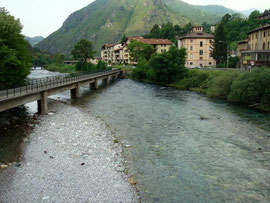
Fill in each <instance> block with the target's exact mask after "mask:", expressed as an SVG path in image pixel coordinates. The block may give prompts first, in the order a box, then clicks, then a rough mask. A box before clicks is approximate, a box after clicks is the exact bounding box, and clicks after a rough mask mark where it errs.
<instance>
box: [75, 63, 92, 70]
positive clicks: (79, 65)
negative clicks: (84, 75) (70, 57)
mask: <svg viewBox="0 0 270 203" xmlns="http://www.w3.org/2000/svg"><path fill="white" fill-rule="evenodd" d="M95 69H96V66H95V65H94V64H92V63H83V62H78V63H76V70H77V71H81V72H90V71H93V70H95Z"/></svg>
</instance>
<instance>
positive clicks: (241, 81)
mask: <svg viewBox="0 0 270 203" xmlns="http://www.w3.org/2000/svg"><path fill="white" fill-rule="evenodd" d="M269 81H270V69H269V68H258V69H256V70H254V71H252V72H250V73H243V74H241V76H240V77H238V78H237V79H236V80H235V81H234V82H233V84H232V87H231V92H230V94H229V97H228V100H229V101H233V102H239V103H245V104H257V103H260V104H266V105H270V82H269Z"/></svg>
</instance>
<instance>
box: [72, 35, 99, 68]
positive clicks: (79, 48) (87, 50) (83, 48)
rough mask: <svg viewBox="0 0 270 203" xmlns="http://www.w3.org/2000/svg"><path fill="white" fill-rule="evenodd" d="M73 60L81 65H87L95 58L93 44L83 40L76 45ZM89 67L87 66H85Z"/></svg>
mask: <svg viewBox="0 0 270 203" xmlns="http://www.w3.org/2000/svg"><path fill="white" fill-rule="evenodd" d="M71 54H72V55H73V58H74V59H76V60H78V61H79V62H80V64H82V65H83V64H86V63H87V60H88V59H91V58H93V57H94V54H95V52H94V51H93V50H92V42H90V41H88V40H85V39H81V40H80V41H79V42H77V44H75V45H74V48H73V50H72V52H71ZM85 67H87V65H86V66H85Z"/></svg>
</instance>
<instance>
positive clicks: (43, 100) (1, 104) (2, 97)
mask: <svg viewBox="0 0 270 203" xmlns="http://www.w3.org/2000/svg"><path fill="white" fill-rule="evenodd" d="M120 74H122V71H121V70H120V69H117V70H110V71H104V72H98V73H92V74H87V75H81V76H75V77H66V76H56V77H49V78H40V79H33V80H31V82H30V84H29V85H28V86H23V87H18V88H14V89H8V90H4V91H0V112H2V111H6V110H8V109H11V108H14V107H17V106H21V105H23V104H26V103H29V102H33V101H37V103H38V112H39V114H47V113H48V99H47V98H48V96H51V95H54V94H58V93H60V92H64V91H67V90H70V95H71V98H78V97H79V93H80V86H81V85H85V84H87V85H89V88H91V89H98V81H99V80H102V81H103V82H105V83H106V84H109V83H110V81H111V80H112V79H117V78H118V76H119V75H120Z"/></svg>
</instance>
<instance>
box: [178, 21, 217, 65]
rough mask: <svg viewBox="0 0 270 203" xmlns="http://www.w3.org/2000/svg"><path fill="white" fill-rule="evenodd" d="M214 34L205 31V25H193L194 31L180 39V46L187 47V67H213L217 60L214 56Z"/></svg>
mask: <svg viewBox="0 0 270 203" xmlns="http://www.w3.org/2000/svg"><path fill="white" fill-rule="evenodd" d="M213 42H214V36H213V35H211V34H208V33H205V32H203V27H202V26H199V25H196V26H193V29H192V32H191V33H189V34H187V35H185V36H184V37H181V38H180V39H179V40H178V48H182V47H184V48H186V50H187V60H186V67H188V68H195V67H213V66H216V61H215V59H214V58H213V57H212V50H213Z"/></svg>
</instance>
